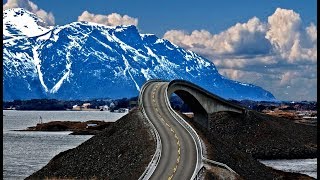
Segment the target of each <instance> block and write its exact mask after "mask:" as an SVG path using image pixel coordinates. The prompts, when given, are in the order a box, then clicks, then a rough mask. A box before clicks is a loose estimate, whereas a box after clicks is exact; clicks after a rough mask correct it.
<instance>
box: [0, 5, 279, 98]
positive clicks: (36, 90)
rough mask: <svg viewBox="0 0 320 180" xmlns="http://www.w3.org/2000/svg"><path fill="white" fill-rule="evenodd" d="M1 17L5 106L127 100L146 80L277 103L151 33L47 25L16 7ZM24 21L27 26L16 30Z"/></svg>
mask: <svg viewBox="0 0 320 180" xmlns="http://www.w3.org/2000/svg"><path fill="white" fill-rule="evenodd" d="M3 18H4V21H3V28H4V34H3V44H4V46H3V59H4V60H3V65H4V66H3V72H4V76H3V87H4V92H3V99H4V100H14V99H32V98H56V99H85V98H101V97H111V98H121V97H133V96H137V95H138V93H139V90H140V88H141V86H142V85H143V84H144V82H146V81H147V80H149V79H164V80H173V79H183V80H188V81H191V82H193V83H195V84H197V85H199V86H201V87H203V88H205V89H207V90H209V91H210V92H212V93H214V94H217V95H219V96H221V97H223V98H226V99H228V98H230V99H250V100H267V101H273V100H275V97H274V96H273V95H272V94H271V93H270V92H268V91H266V90H264V89H262V88H261V87H258V86H255V85H252V84H245V83H241V82H237V81H233V80H229V79H227V78H226V77H224V76H222V75H220V74H219V73H218V71H217V69H216V67H215V65H214V64H213V63H212V62H210V61H209V60H207V59H205V58H203V57H201V56H199V55H197V54H196V53H194V52H192V51H189V50H185V49H183V48H180V47H178V46H177V45H175V44H172V43H171V42H169V41H168V40H165V39H160V38H158V37H156V36H155V35H154V34H140V33H139V31H138V29H137V28H136V27H135V26H133V25H129V26H115V27H112V26H105V25H100V24H96V23H91V22H72V23H69V24H66V25H63V26H46V25H45V24H44V23H43V21H42V20H40V19H39V18H35V15H34V14H32V13H30V12H28V11H26V10H24V9H21V8H16V9H8V10H5V11H4V17H3ZM22 21H25V23H27V24H30V25H33V26H32V27H30V25H29V26H27V27H25V25H23V26H22V25H17V24H19V22H22ZM28 21H31V22H28ZM35 26H37V27H35ZM32 31H33V32H34V33H30V32H32ZM41 33H42V34H41Z"/></svg>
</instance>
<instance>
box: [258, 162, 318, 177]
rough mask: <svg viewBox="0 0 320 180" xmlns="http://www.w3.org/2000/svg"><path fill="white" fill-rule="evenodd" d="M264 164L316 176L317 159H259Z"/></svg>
mask: <svg viewBox="0 0 320 180" xmlns="http://www.w3.org/2000/svg"><path fill="white" fill-rule="evenodd" d="M260 162H262V163H263V164H265V165H266V166H270V167H273V168H274V169H278V170H282V171H287V172H298V173H301V174H306V175H308V176H311V177H314V178H317V159H316V158H315V159H288V160H261V161H260Z"/></svg>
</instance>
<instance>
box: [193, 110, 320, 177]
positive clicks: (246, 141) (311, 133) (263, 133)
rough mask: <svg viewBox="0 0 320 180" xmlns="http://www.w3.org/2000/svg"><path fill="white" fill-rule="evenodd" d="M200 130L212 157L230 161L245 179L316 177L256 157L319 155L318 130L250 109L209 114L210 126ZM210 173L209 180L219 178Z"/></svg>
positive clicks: (229, 163) (273, 157) (225, 161)
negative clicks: (277, 167)
mask: <svg viewBox="0 0 320 180" xmlns="http://www.w3.org/2000/svg"><path fill="white" fill-rule="evenodd" d="M191 122H192V121H191ZM192 124H194V125H195V126H196V127H197V128H198V130H200V131H201V132H202V133H203V134H204V135H203V136H205V138H206V140H207V141H208V142H209V146H210V148H209V149H207V151H208V154H210V157H209V158H211V159H212V160H215V161H219V162H222V163H225V164H227V165H228V166H229V167H231V168H232V169H233V170H234V171H236V172H237V173H238V174H239V175H240V176H241V178H243V179H313V178H311V177H309V176H306V175H302V174H298V173H286V172H282V171H277V170H274V169H272V168H269V167H267V166H265V165H263V164H262V163H260V162H259V161H257V160H256V159H277V158H288V159H290V158H314V157H317V154H316V152H317V136H316V135H317V129H316V127H314V126H307V125H303V124H297V123H293V122H292V121H290V120H287V119H283V118H276V117H273V116H269V115H264V114H261V113H258V112H253V111H249V112H248V114H247V115H246V116H241V115H239V114H237V113H233V112H218V113H214V114H212V115H210V117H209V127H208V129H205V128H201V127H200V126H198V125H197V124H196V123H192ZM216 178H217V177H215V175H213V174H210V173H209V174H207V175H206V179H216Z"/></svg>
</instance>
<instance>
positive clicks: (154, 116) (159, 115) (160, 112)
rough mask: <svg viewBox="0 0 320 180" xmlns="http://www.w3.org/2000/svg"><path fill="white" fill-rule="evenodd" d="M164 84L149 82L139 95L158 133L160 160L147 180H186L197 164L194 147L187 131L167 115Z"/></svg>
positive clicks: (165, 85) (165, 84) (165, 83)
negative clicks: (160, 149) (160, 147)
mask: <svg viewBox="0 0 320 180" xmlns="http://www.w3.org/2000/svg"><path fill="white" fill-rule="evenodd" d="M168 84H169V83H168V82H152V83H150V84H149V85H148V86H147V87H146V88H145V91H144V92H143V94H142V103H143V106H144V109H145V112H146V115H147V116H148V118H149V119H150V121H151V122H152V123H153V125H154V126H155V128H156V130H157V131H158V133H159V135H160V139H161V143H162V151H161V158H160V160H159V163H158V165H157V167H156V169H155V171H154V172H153V174H152V175H151V178H150V179H156V180H158V179H190V178H191V177H192V175H193V172H194V171H195V168H196V164H197V148H196V145H195V142H194V141H193V138H192V137H191V135H190V134H189V133H188V131H187V130H186V129H185V128H184V127H183V126H181V124H180V123H179V122H177V120H176V119H175V118H174V117H173V116H172V115H171V113H170V110H169V108H168V107H167V105H166V102H165V91H166V87H167V86H168Z"/></svg>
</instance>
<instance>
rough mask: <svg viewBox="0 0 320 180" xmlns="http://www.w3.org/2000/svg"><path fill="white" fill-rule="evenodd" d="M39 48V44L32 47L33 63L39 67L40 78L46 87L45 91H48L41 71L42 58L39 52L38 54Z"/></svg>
mask: <svg viewBox="0 0 320 180" xmlns="http://www.w3.org/2000/svg"><path fill="white" fill-rule="evenodd" d="M38 48H39V46H36V47H34V48H33V49H32V52H33V63H34V65H35V66H36V67H37V72H38V76H39V80H40V83H41V85H42V87H43V88H44V90H45V92H48V87H47V85H46V84H45V83H44V81H43V75H42V72H41V60H40V59H39V54H38V51H37V50H38Z"/></svg>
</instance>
